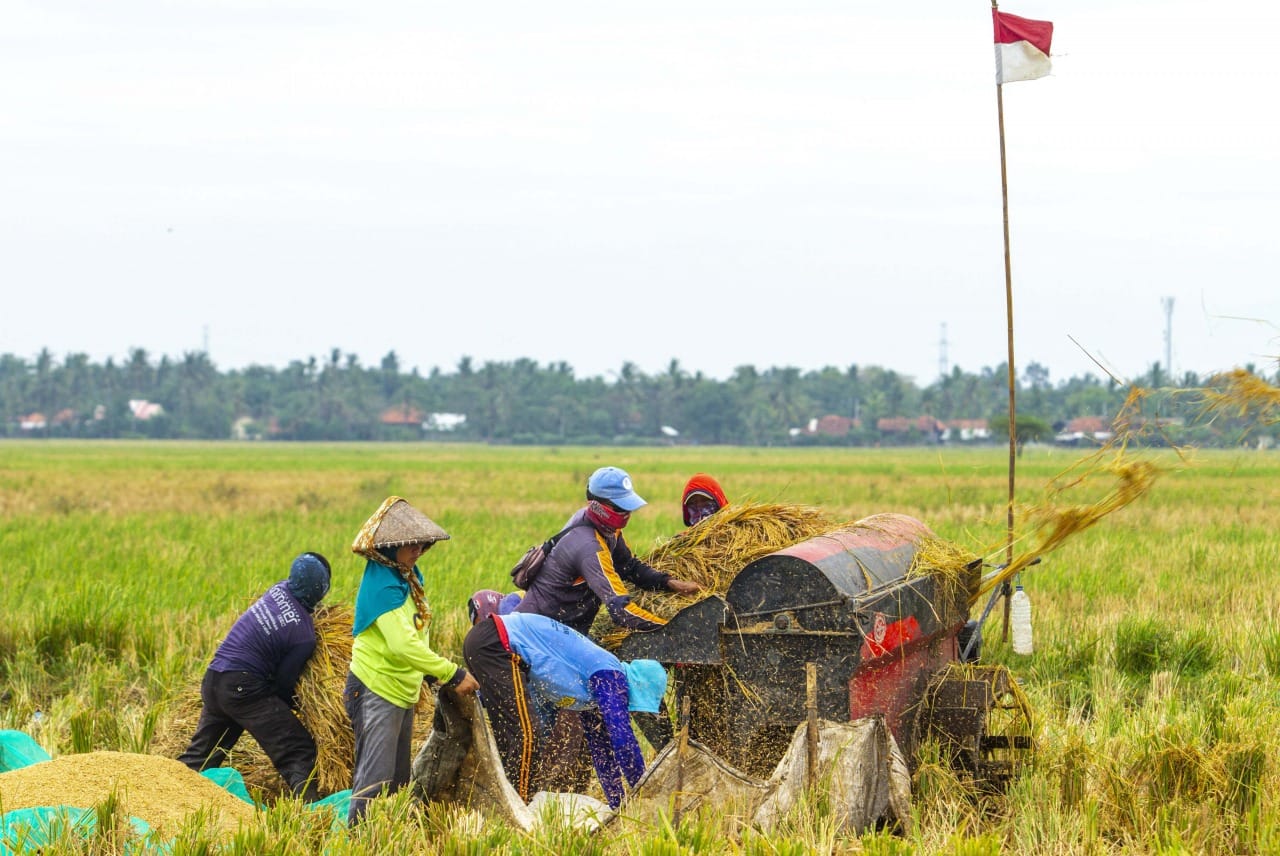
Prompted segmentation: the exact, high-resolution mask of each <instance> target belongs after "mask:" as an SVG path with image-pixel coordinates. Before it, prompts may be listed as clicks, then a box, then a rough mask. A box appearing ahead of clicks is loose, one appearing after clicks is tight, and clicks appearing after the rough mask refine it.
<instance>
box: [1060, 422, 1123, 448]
mask: <svg viewBox="0 0 1280 856" xmlns="http://www.w3.org/2000/svg"><path fill="white" fill-rule="evenodd" d="M1110 439H1111V431H1110V430H1108V425H1107V422H1106V421H1105V420H1103V418H1102V417H1101V416H1077V417H1076V418H1075V419H1072V420H1070V421H1069V422H1067V424H1066V425H1064V426H1063V427H1062V430H1061V431H1059V432H1058V433H1057V434H1055V435H1053V442H1055V443H1057V444H1058V445H1059V446H1078V445H1080V444H1081V443H1105V442H1107V441H1108V440H1110Z"/></svg>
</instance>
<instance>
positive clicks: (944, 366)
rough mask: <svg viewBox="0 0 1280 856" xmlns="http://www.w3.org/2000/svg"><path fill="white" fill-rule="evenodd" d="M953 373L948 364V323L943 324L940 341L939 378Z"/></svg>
mask: <svg viewBox="0 0 1280 856" xmlns="http://www.w3.org/2000/svg"><path fill="white" fill-rule="evenodd" d="M950 371H951V366H950V365H948V363H947V322H946V321H943V322H942V336H941V337H940V338H939V339H938V377H946V376H947V374H948V373H949V372H950Z"/></svg>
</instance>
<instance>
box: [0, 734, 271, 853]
mask: <svg viewBox="0 0 1280 856" xmlns="http://www.w3.org/2000/svg"><path fill="white" fill-rule="evenodd" d="M112 794H115V795H116V796H117V797H118V798H119V799H120V803H121V806H122V808H123V809H124V811H125V813H126V814H129V815H132V816H134V817H140V818H142V819H143V820H145V821H146V822H147V823H148V824H149V825H150V826H151V827H152V828H153V829H155V830H156V831H157V832H158V833H160V834H162V835H173V834H175V833H176V832H177V831H178V830H179V829H180V827H181V825H182V822H183V821H184V820H185V819H186V818H187V817H188V816H189V815H191V814H194V813H195V812H203V813H204V814H205V815H206V816H207V817H209V818H210V819H211V821H212V822H213V823H214V824H216V826H217V828H219V829H220V830H222V831H223V832H226V833H231V832H234V831H235V830H236V829H237V827H239V825H240V824H241V822H243V821H246V820H249V819H250V818H252V817H253V816H254V808H253V806H251V805H249V804H248V803H247V802H245V801H243V800H241V799H239V798H238V797H235V796H233V795H232V794H230V793H229V792H227V791H225V790H223V789H222V788H220V787H218V786H217V785H215V784H214V783H213V782H211V781H209V780H208V779H206V778H205V777H204V776H201V775H199V774H198V773H194V772H192V771H191V770H189V769H187V767H186V766H185V765H184V764H182V763H180V762H178V761H175V760H173V759H170V758H161V757H158V756H155V755H134V754H130V753H127V752H86V753H84V754H81V755H63V756H61V757H58V758H54V759H53V760H52V761H42V762H40V763H38V764H31V765H30V766H27V767H22V768H20V769H17V770H12V771H10V772H8V773H0V805H3V807H4V810H5V811H13V810H15V809H20V808H31V807H35V806H48V805H62V806H71V807H74V808H84V809H91V808H95V807H97V806H98V805H99V804H101V803H103V802H105V801H106V800H108V799H109V798H110V797H111V795H112Z"/></svg>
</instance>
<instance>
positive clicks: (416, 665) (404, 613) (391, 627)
mask: <svg viewBox="0 0 1280 856" xmlns="http://www.w3.org/2000/svg"><path fill="white" fill-rule="evenodd" d="M413 615H414V604H413V599H412V598H405V601H404V603H403V604H401V605H400V607H399V608H398V609H392V610H388V611H387V612H384V613H382V615H379V616H378V618H377V620H376V621H374V622H373V624H370V625H369V626H368V627H367V628H365V629H364V630H363V631H362V632H361V633H360V635H359V636H357V637H356V638H355V641H354V642H353V643H352V644H351V671H352V672H353V673H354V674H355V676H356V677H357V678H359V679H360V681H361V682H362V683H363V684H364V685H365V686H366V687H368V688H369V689H370V690H371V691H372V692H375V693H377V694H378V695H380V696H381V697H382V698H384V699H386V700H387V701H389V702H391V703H392V704H394V705H397V706H399V707H403V708H406V709H407V708H411V707H413V706H414V705H415V704H416V703H417V701H418V695H419V693H420V692H421V691H422V679H423V676H425V675H431V676H432V677H434V678H435V679H436V680H438V681H440V682H441V683H448V682H449V681H450V680H452V679H453V676H454V674H456V673H457V671H458V665H457V664H456V663H454V662H453V661H452V660H449V659H448V658H446V657H442V656H441V655H439V654H437V653H436V652H435V651H433V650H431V638H430V633H429V631H428V629H427V627H423V628H422V629H421V630H417V629H415V628H414V626H413ZM429 626H430V625H428V627H429Z"/></svg>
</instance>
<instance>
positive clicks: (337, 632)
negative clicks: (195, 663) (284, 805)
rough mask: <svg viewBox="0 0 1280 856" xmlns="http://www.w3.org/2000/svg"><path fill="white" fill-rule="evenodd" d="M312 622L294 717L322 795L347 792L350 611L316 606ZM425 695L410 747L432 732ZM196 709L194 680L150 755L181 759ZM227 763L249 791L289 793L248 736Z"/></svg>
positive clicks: (351, 748) (351, 751)
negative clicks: (307, 737) (310, 743)
mask: <svg viewBox="0 0 1280 856" xmlns="http://www.w3.org/2000/svg"><path fill="white" fill-rule="evenodd" d="M314 620H315V628H316V651H315V653H314V654H313V655H312V656H311V659H310V660H308V661H307V666H306V668H305V669H303V671H302V675H301V677H299V679H298V687H297V696H298V700H299V702H300V708H299V712H298V715H299V718H301V720H302V723H303V724H304V725H305V726H306V727H307V730H308V731H310V732H311V736H312V737H314V738H315V741H316V775H317V779H318V782H319V785H320V791H321V793H325V794H328V793H333V792H335V791H340V790H345V789H346V788H349V787H351V770H352V766H353V764H354V762H355V761H354V759H355V734H354V733H353V732H352V730H351V720H350V719H349V718H348V717H347V712H346V710H345V709H344V708H343V706H342V687H343V684H344V683H345V682H346V680H347V669H348V667H349V666H350V664H351V642H352V637H351V626H352V620H353V618H352V611H351V608H350V607H349V606H346V605H324V606H319V607H317V608H316V611H315V615H314ZM203 677H204V676H203V675H201V676H200V678H203ZM424 695H425V696H426V700H424V703H422V704H419V706H418V712H417V717H416V720H415V722H414V743H415V745H417V744H419V743H421V742H422V741H424V740H426V737H427V735H428V734H429V733H430V731H431V716H430V712H431V707H430V705H429V704H428V703H427V702H429V700H430V694H429V693H424ZM200 708H201V702H200V681H199V679H197V681H196V682H195V683H194V684H193V685H192V686H190V687H188V688H187V690H186V691H185V692H184V693H183V694H182V695H181V696H180V697H179V698H178V700H177V701H176V702H175V704H174V706H173V707H172V708H171V710H170V714H169V716H168V718H167V720H166V722H165V723H164V724H163V726H162V727H161V728H160V729H158V730H157V733H156V739H155V740H154V741H153V742H152V746H151V748H152V751H154V752H156V753H157V754H161V755H166V756H168V757H171V758H176V757H178V756H179V755H181V754H182V752H183V750H185V749H186V748H187V744H188V743H189V742H190V740H191V736H192V735H193V734H195V731H196V723H198V722H199V720H200ZM227 763H228V765H229V766H232V767H235V768H236V769H237V770H239V771H240V774H241V775H242V776H244V780H245V784H246V785H248V786H249V788H250V789H251V790H255V789H257V790H260V791H262V792H263V793H264V794H268V795H277V794H283V793H287V792H288V788H287V787H286V785H285V783H284V781H283V780H282V779H281V778H280V776H279V774H278V773H276V770H275V767H274V766H272V764H271V759H270V758H268V757H267V754H266V753H265V752H263V751H262V748H261V747H260V746H258V743H257V741H255V740H254V739H253V737H252V736H250V735H249V734H248V733H247V732H246V733H245V734H244V736H242V737H241V738H240V741H239V742H238V743H237V744H236V747H235V749H234V750H232V752H231V754H230V755H229V756H228V758H227Z"/></svg>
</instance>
